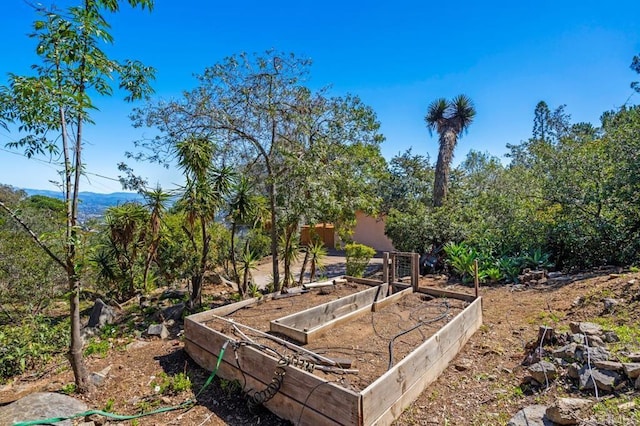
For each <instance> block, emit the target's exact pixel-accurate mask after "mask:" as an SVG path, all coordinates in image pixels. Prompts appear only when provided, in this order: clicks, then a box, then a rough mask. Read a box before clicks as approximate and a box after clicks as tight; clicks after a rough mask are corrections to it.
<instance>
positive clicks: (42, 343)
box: [0, 315, 70, 382]
mask: <svg viewBox="0 0 640 426" xmlns="http://www.w3.org/2000/svg"><path fill="white" fill-rule="evenodd" d="M69 327H70V326H69V321H68V320H64V321H61V322H58V323H56V322H54V321H52V320H51V318H47V317H44V316H41V315H38V316H34V317H30V318H27V319H26V320H25V321H24V322H23V323H22V324H20V325H15V326H11V325H8V326H3V327H2V328H1V329H0V382H2V381H4V380H6V379H9V378H10V377H13V376H16V375H18V374H22V373H23V372H25V371H26V370H36V371H37V370H39V369H42V368H44V367H45V366H46V364H47V363H48V362H49V361H50V360H51V359H52V358H53V357H54V356H56V355H59V354H62V353H64V352H65V351H66V349H67V347H68V346H69Z"/></svg>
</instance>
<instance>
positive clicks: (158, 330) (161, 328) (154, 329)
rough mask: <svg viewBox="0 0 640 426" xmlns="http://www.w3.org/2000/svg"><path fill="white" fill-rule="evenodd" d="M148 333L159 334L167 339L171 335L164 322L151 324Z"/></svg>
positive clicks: (150, 334) (151, 334)
mask: <svg viewBox="0 0 640 426" xmlns="http://www.w3.org/2000/svg"><path fill="white" fill-rule="evenodd" d="M147 334H148V335H149V336H159V337H160V338H161V339H166V338H167V337H169V330H167V327H165V325H164V324H151V325H150V326H149V328H148V329H147Z"/></svg>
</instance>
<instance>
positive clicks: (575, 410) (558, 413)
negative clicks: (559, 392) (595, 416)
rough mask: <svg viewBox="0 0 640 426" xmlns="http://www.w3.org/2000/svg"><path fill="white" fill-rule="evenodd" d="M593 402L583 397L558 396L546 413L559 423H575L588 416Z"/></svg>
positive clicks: (549, 417) (550, 418)
mask: <svg viewBox="0 0 640 426" xmlns="http://www.w3.org/2000/svg"><path fill="white" fill-rule="evenodd" d="M592 405H593V403H592V402H591V401H589V400H588V399H582V398H558V400H557V401H556V402H555V403H554V404H553V405H552V406H550V407H549V408H547V411H546V415H547V418H548V419H549V420H551V421H552V422H554V423H557V424H559V425H575V424H578V423H579V422H580V420H582V419H583V418H585V417H588V414H589V413H588V412H589V409H590V408H591V406H592Z"/></svg>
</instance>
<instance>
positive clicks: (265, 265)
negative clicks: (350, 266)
mask: <svg viewBox="0 0 640 426" xmlns="http://www.w3.org/2000/svg"><path fill="white" fill-rule="evenodd" d="M303 260H304V255H303V254H301V255H300V256H299V259H298V261H297V262H295V263H294V264H293V265H292V266H291V269H292V271H293V276H294V278H295V280H296V282H298V280H299V279H300V268H301V267H302V261H303ZM323 264H324V269H323V270H321V271H318V272H316V280H317V279H318V277H326V278H333V277H339V276H341V275H345V273H346V271H347V259H346V258H345V256H344V251H342V250H331V251H329V253H328V255H327V256H326V257H325V258H324V260H323ZM378 268H382V253H378V254H376V256H375V257H374V258H373V259H371V260H370V261H369V265H368V266H367V272H373V271H375V270H376V269H378ZM367 272H365V275H366V274H367ZM282 274H283V268H282V262H280V275H281V276H282ZM252 275H253V282H254V283H256V284H258V287H260V288H265V287H266V286H267V285H268V284H269V283H271V282H272V281H273V273H272V266H271V258H268V259H265V260H264V261H262V262H261V263H260V265H259V266H258V268H257V269H256V270H255V271H253V272H252ZM305 282H309V265H308V264H307V270H306V272H305Z"/></svg>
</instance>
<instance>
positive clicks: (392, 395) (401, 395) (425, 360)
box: [361, 298, 482, 425]
mask: <svg viewBox="0 0 640 426" xmlns="http://www.w3.org/2000/svg"><path fill="white" fill-rule="evenodd" d="M481 303H482V299H481V298H479V299H477V300H476V301H474V302H473V303H471V304H470V305H469V306H467V307H466V308H465V309H464V310H463V311H462V312H461V313H460V314H458V315H457V316H456V317H455V318H454V319H453V320H451V321H450V322H449V323H448V324H446V325H445V326H444V327H443V328H442V329H440V330H439V331H438V332H437V333H436V334H434V335H433V336H431V337H430V338H429V339H428V340H427V341H426V342H424V343H423V344H422V345H420V346H419V347H418V348H417V349H416V350H414V351H413V352H412V353H411V354H409V355H408V356H407V357H405V358H404V359H403V360H402V361H400V362H399V363H398V364H397V365H396V366H395V367H393V368H392V369H391V370H389V371H387V372H386V373H385V374H383V375H382V376H381V377H380V378H379V379H378V380H376V381H375V382H373V383H372V384H371V385H369V386H368V387H367V388H366V389H364V390H363V391H362V392H361V395H362V413H363V423H364V424H365V425H372V424H377V425H388V424H391V422H392V421H393V420H394V419H395V418H396V417H397V416H399V415H400V414H401V413H402V410H403V409H404V408H406V407H407V406H408V405H409V404H411V402H412V401H413V400H414V399H415V398H416V397H417V396H418V395H420V393H421V392H422V391H423V390H424V389H425V388H426V387H427V386H428V385H429V384H430V383H432V382H433V381H435V380H436V379H437V378H438V376H439V375H440V374H441V373H442V371H444V369H445V368H446V367H447V365H448V363H449V362H450V361H451V360H452V359H453V358H455V356H456V355H457V353H458V352H459V351H460V349H461V348H462V347H463V346H464V344H465V343H466V342H467V340H468V339H469V338H470V337H471V335H473V333H474V332H475V331H476V330H477V329H478V328H479V327H480V325H481V324H482V309H481V306H482V305H481Z"/></svg>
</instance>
